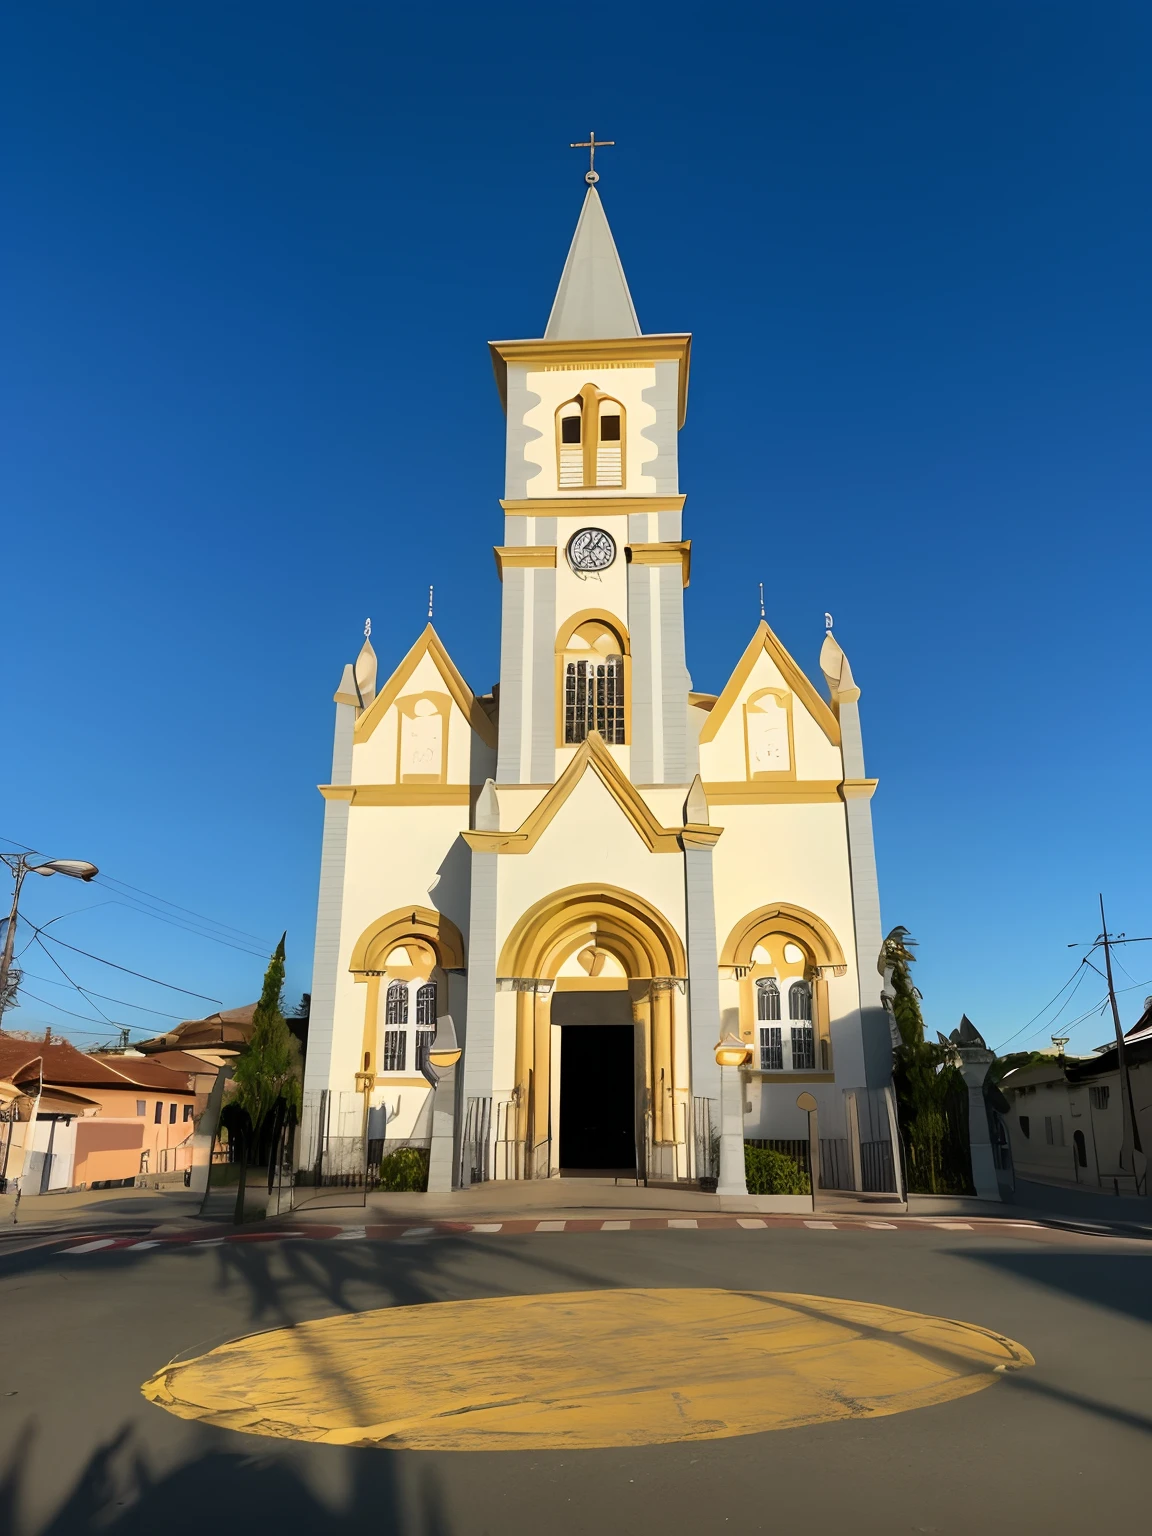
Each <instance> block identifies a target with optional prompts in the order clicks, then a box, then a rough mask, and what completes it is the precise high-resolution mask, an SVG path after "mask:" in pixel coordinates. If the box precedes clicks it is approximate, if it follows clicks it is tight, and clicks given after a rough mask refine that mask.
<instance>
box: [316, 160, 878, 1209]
mask: <svg viewBox="0 0 1152 1536" xmlns="http://www.w3.org/2000/svg"><path fill="white" fill-rule="evenodd" d="M593 180H594V178H590V179H589V186H588V191H587V194H586V196H585V200H584V205H583V209H582V211H581V213H580V217H579V222H578V224H577V226H576V233H575V236H574V238H573V240H572V245H571V248H570V250H569V252H568V258H567V261H566V263H565V266H564V270H563V274H562V276H561V279H560V286H559V289H558V290H557V293H556V299H555V302H554V304H553V306H552V312H551V314H550V315H549V318H548V323H547V326H546V327H545V330H544V335H543V337H541V338H540V339H538V340H522V341H498V342H493V343H491V354H492V362H493V366H494V369H495V374H496V383H497V387H498V389H499V391H500V397H501V401H502V402H503V405H504V409H505V413H506V417H507V457H506V470H505V484H504V498H503V500H502V501H501V503H500V505H501V507H502V509H503V517H504V525H503V537H502V540H501V542H500V543H499V544H498V545H497V546H496V548H495V557H496V571H497V573H498V575H499V580H500V583H501V601H502V634H501V651H500V681H499V684H498V685H497V686H496V687H494V688H493V689H492V691H491V693H488V694H483V695H478V694H476V693H474V692H473V691H472V689H471V688H470V687H469V685H468V683H467V682H466V681H465V679H464V676H463V675H462V673H461V672H460V671H459V670H458V668H457V666H456V664H455V662H454V661H453V660H452V658H451V657H450V656H449V655H448V652H447V651H446V650H445V648H444V645H443V643H442V642H441V640H440V638H439V636H438V635H437V634H436V631H435V630H434V629H433V627H432V625H431V624H429V625H428V627H427V628H426V629H425V630H424V632H423V634H421V635H420V636H419V637H418V638H417V639H416V642H415V644H414V645H413V646H412V648H411V650H410V651H409V652H408V654H407V655H406V656H405V657H404V658H403V659H402V660H401V661H400V663H399V665H398V666H397V667H396V668H395V670H394V671H393V672H392V673H391V675H390V676H389V677H388V679H387V681H386V682H384V683H383V685H382V686H380V687H377V667H376V658H375V655H374V653H373V651H372V648H371V643H370V641H367V640H366V641H365V644H364V648H363V650H362V651H361V653H360V655H359V657H358V658H357V660H356V661H355V662H354V663H351V664H349V665H348V666H347V667H346V668H345V672H344V677H343V680H342V682H341V685H340V688H339V691H338V692H337V693H336V729H335V746H334V751H333V760H332V775H331V782H330V783H328V784H325V785H322V786H321V793H322V795H323V796H324V799H325V802H326V804H325V822H324V842H323V853H322V862H321V873H320V895H319V910H318V920H317V932H316V950H315V965H314V973H313V986H312V1014H311V1024H310V1038H309V1047H308V1058H307V1069H306V1082H305V1094H306V1104H308V1105H310V1106H311V1111H310V1112H311V1113H312V1115H313V1120H314V1122H315V1121H316V1117H317V1115H318V1116H319V1117H320V1121H322V1125H321V1130H320V1135H321V1139H323V1138H324V1137H329V1138H337V1137H342V1138H346V1139H349V1140H350V1141H355V1140H356V1138H358V1137H363V1136H364V1134H365V1131H366V1132H367V1135H368V1137H369V1138H371V1139H375V1140H376V1141H377V1142H379V1141H384V1142H385V1143H386V1144H391V1143H397V1142H399V1143H408V1144H412V1143H415V1144H423V1145H429V1144H430V1143H431V1139H432V1127H433V1100H434V1097H435V1098H437V1099H438V1100H439V1101H440V1102H438V1103H437V1104H436V1115H437V1117H439V1118H440V1119H441V1123H442V1124H443V1123H447V1124H448V1125H449V1126H450V1128H451V1133H452V1141H451V1143H450V1145H451V1149H452V1150H451V1157H450V1165H446V1166H441V1167H439V1168H436V1167H434V1169H433V1185H434V1187H440V1188H444V1187H447V1186H448V1184H449V1183H450V1184H452V1185H456V1186H459V1185H461V1184H469V1183H473V1182H476V1181H479V1180H486V1179H543V1178H550V1177H554V1176H557V1175H564V1174H585V1175H588V1174H596V1175H600V1176H606V1175H616V1176H622V1177H628V1178H632V1177H635V1178H641V1179H647V1180H649V1181H654V1182H673V1181H674V1182H687V1181H697V1180H701V1179H704V1180H707V1179H709V1178H714V1177H715V1175H716V1171H717V1165H716V1160H717V1152H716V1147H717V1141H718V1133H719V1128H720V1118H721V1112H720V1100H721V1068H720V1067H719V1066H718V1065H717V1060H716V1054H715V1052H716V1045H717V1041H718V1040H719V1039H720V1038H721V1037H723V1036H726V1035H729V1034H733V1035H736V1036H738V1037H739V1038H740V1039H741V1040H743V1041H745V1042H747V1045H748V1046H749V1048H750V1051H749V1057H748V1061H747V1064H746V1066H745V1067H744V1068H743V1069H742V1071H741V1074H740V1082H741V1110H742V1116H743V1126H744V1134H745V1136H746V1137H747V1138H749V1139H751V1140H762V1141H768V1142H771V1141H782V1142H789V1141H797V1140H799V1139H801V1138H804V1137H806V1136H807V1134H808V1122H807V1117H806V1115H805V1113H804V1111H803V1110H801V1109H800V1108H798V1106H797V1098H798V1096H800V1095H801V1094H803V1093H804V1092H805V1091H806V1092H808V1093H810V1094H811V1095H812V1096H813V1098H814V1099H815V1100H816V1102H817V1105H818V1114H819V1123H820V1127H821V1131H820V1134H821V1136H822V1137H823V1138H825V1139H826V1140H827V1143H828V1147H829V1149H830V1150H829V1153H828V1157H829V1166H826V1167H825V1168H824V1182H825V1183H828V1182H831V1183H834V1184H837V1185H838V1186H840V1187H855V1188H864V1187H884V1186H883V1184H882V1183H877V1182H876V1177H877V1176H876V1175H875V1174H873V1176H872V1183H871V1185H869V1173H868V1147H869V1145H870V1144H872V1145H874V1144H875V1143H876V1142H877V1141H878V1140H880V1141H882V1140H886V1139H887V1138H888V1135H889V1130H888V1126H887V1124H886V1123H884V1117H883V1115H882V1114H878V1113H877V1112H876V1103H877V1101H878V1100H882V1099H883V1098H885V1097H886V1095H885V1094H884V1090H885V1088H886V1086H887V1085H888V1084H889V1082H890V1079H891V1044H890V1033H889V1026H888V1021H887V1015H886V1014H885V1012H884V1009H883V1007H882V1004H881V998H880V987H881V978H880V975H879V974H878V972H877V957H878V955H879V951H880V946H881V939H882V932H881V927H880V909H879V897H878V892H877V881H876V867H875V859H874V854H873V841H872V821H871V807H870V803H869V802H870V797H871V795H872V793H873V791H874V789H875V788H876V781H875V780H874V779H870V778H868V777H867V776H866V771H865V766H864V755H863V749H862V745H861V733H860V719H859V709H858V699H859V697H860V691H859V689H858V688H857V687H856V685H855V683H854V681H853V678H852V673H851V671H850V669H849V666H848V662H847V660H846V658H845V655H844V652H843V651H842V650H841V648H840V646H839V644H838V643H837V641H836V640H835V639H834V638H833V636H832V635H831V633H830V632H829V633H828V634H827V636H826V638H825V639H824V643H823V649H822V651H821V653H820V667H821V670H822V672H823V674H824V680H825V683H826V685H827V692H828V698H827V699H825V697H824V696H823V695H822V693H821V692H820V691H818V689H817V688H816V687H815V686H814V685H813V683H812V682H811V681H810V680H809V678H808V677H807V676H806V675H805V673H804V672H803V671H802V670H801V668H800V667H799V666H798V665H797V663H796V662H795V661H794V660H793V659H792V657H791V656H790V655H789V653H788V651H787V650H786V649H785V648H784V646H783V645H782V644H781V642H780V641H779V639H778V638H777V637H776V635H775V634H774V633H773V632H772V630H771V628H770V627H769V626H768V624H767V623H765V622H761V623H760V625H759V627H758V628H757V629H756V630H755V632H754V633H753V635H752V636H751V639H750V640H749V643H748V646H747V649H746V650H745V652H744V654H743V656H741V657H740V658H739V661H738V662H737V664H736V667H735V670H734V671H733V672H732V675H731V677H730V678H729V679H728V682H727V683H726V684H725V686H724V688H723V690H722V691H721V692H720V693H719V694H718V695H717V694H710V693H697V692H694V691H693V690H692V685H691V680H690V678H689V675H688V669H687V665H686V657H685V644H684V589H685V588H686V587H687V585H688V581H689V574H690V568H691V552H692V551H691V542H690V540H689V539H687V538H686V537H685V529H684V503H685V497H684V495H683V494H682V493H681V490H680V480H679V474H678V466H677V439H678V433H679V431H680V429H681V428H682V427H683V425H684V420H685V412H686V406H687V398H688V370H689V360H690V352H691V337H690V336H689V335H687V334H671V335H645V334H644V333H643V332H642V331H641V329H640V324H639V321H638V319H637V317H636V311H635V309H634V307H633V303H632V298H631V295H630V292H629V288H628V284H627V281H626V279H625V276H624V271H623V268H622V266H621V263H620V258H619V256H618V254H617V250H616V245H615V242H614V240H613V237H612V233H611V230H610V228H609V225H608V222H607V219H606V217H605V213H604V209H603V205H602V203H601V200H600V197H599V195H598V193H597V189H596V186H595V185H594V184H593ZM446 1014H447V1015H450V1016H451V1018H452V1020H453V1021H454V1026H455V1030H456V1035H457V1038H458V1041H459V1043H460V1045H461V1047H462V1055H461V1058H460V1062H459V1066H458V1067H457V1068H456V1069H455V1072H454V1074H453V1076H454V1081H452V1080H451V1079H448V1080H445V1081H442V1082H441V1083H440V1085H439V1086H438V1087H437V1088H436V1090H435V1094H434V1092H433V1089H432V1087H431V1086H430V1083H429V1080H428V1077H427V1076H426V1075H425V1071H424V1069H425V1068H426V1065H427V1059H428V1050H429V1046H430V1043H431V1040H432V1037H433V1034H434V1033H435V1031H436V1028H437V1021H438V1020H439V1019H441V1018H442V1016H444V1015H446ZM432 1075H433V1076H434V1075H435V1074H432ZM446 1094H447V1095H450V1096H451V1102H450V1103H445V1102H444V1099H445V1095H446ZM317 1106H319V1108H317ZM445 1113H448V1114H449V1116H450V1118H449V1119H448V1120H447V1122H444V1120H443V1116H444V1114H445ZM311 1145H312V1146H313V1147H315V1146H316V1138H315V1135H314V1136H313V1138H312V1142H311ZM306 1155H307V1156H311V1155H312V1153H311V1152H309V1153H307V1154H306ZM433 1161H434V1163H435V1161H436V1158H435V1154H434V1157H433ZM832 1165H834V1166H832ZM707 1187H709V1186H708V1184H707V1183H706V1184H705V1188H707Z"/></svg>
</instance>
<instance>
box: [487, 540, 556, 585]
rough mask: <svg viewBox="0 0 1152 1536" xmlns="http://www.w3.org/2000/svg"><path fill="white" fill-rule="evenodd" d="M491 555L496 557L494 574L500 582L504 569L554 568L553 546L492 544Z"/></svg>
mask: <svg viewBox="0 0 1152 1536" xmlns="http://www.w3.org/2000/svg"><path fill="white" fill-rule="evenodd" d="M492 553H493V554H494V555H495V556H496V574H497V575H498V576H499V577H500V580H501V581H503V580H504V569H505V567H508V568H509V569H511V568H512V567H513V566H526V567H529V568H532V567H536V566H545V567H547V566H551V567H552V568H553V569H555V566H556V546H555V544H515V545H503V544H494V545H493V546H492Z"/></svg>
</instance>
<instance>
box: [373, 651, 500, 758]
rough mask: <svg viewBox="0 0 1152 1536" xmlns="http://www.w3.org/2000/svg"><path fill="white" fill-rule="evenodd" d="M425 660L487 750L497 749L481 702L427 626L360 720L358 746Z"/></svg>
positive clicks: (494, 736) (494, 732) (493, 732)
mask: <svg viewBox="0 0 1152 1536" xmlns="http://www.w3.org/2000/svg"><path fill="white" fill-rule="evenodd" d="M425 656H431V658H432V661H433V664H434V665H435V667H436V670H437V671H438V672H439V673H440V676H441V677H442V678H443V679H444V686H445V687H446V688H447V689H448V692H449V693H450V694H451V695H452V698H453V700H454V701H455V703H456V705H457V707H458V708H459V710H460V712H461V714H462V715H463V716H464V718H465V720H467V721H468V724H469V725H470V726H471V727H472V729H473V730H474V731H475V732H476V734H477V736H479V738H480V740H481V741H482V742H483V743H484V745H485V746H487V747H494V746H495V745H496V727H495V726H494V725H493V724H492V721H491V720H489V718H488V716H487V715H486V714H485V713H484V710H483V709H482V708H481V707H480V703H479V700H478V699H477V698H476V695H475V694H474V693H473V692H472V690H471V688H469V686H468V684H467V683H466V682H465V681H464V679H463V677H462V676H461V675H460V673H459V671H458V670H457V668H456V664H455V662H454V661H453V660H452V658H451V656H449V654H448V652H447V651H446V650H445V649H444V642H443V641H442V640H441V639H440V636H439V635H438V634H437V633H436V631H435V630H434V629H433V628H432V626H431V624H426V625H425V626H424V631H423V633H422V634H421V636H420V638H419V639H418V640H417V641H416V644H415V645H414V646H413V647H412V649H411V650H410V651H409V652H408V654H407V656H405V658H404V660H403V661H402V662H401V663H400V665H399V666H398V667H397V668H396V670H395V672H393V674H392V676H391V677H390V678H389V679H388V681H387V682H386V683H385V684H384V687H383V688H382V689H381V690H380V692H379V693H378V694H377V695H376V697H375V699H374V700H373V702H372V703H371V704H370V705H369V706H368V708H367V709H366V710H365V711H364V713H363V714H362V715H361V716H360V718H359V719H358V720H357V722H356V727H355V731H354V733H353V737H352V739H353V741H354V742H355V743H356V745H357V746H359V745H361V744H362V743H363V742H365V741H367V740H368V739H369V737H370V736H371V735H372V732H373V731H374V730H375V729H376V727H377V726H378V725H379V724H380V722H381V720H383V718H384V716H385V715H386V714H387V713H388V711H389V710H390V709H391V708H392V705H393V704H395V702H396V700H397V699H398V698H399V696H400V693H401V691H402V689H403V688H404V685H405V683H407V681H408V679H409V678H410V677H411V676H412V674H413V672H415V670H416V668H417V666H418V665H419V663H420V661H421V660H422V659H423V657H425Z"/></svg>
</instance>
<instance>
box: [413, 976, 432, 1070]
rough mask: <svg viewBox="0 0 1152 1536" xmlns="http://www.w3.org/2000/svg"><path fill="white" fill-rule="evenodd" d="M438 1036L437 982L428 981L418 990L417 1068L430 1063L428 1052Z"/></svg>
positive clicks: (420, 1068) (422, 1067)
mask: <svg viewBox="0 0 1152 1536" xmlns="http://www.w3.org/2000/svg"><path fill="white" fill-rule="evenodd" d="M435 1037H436V983H435V982H434V981H426V982H425V983H424V985H423V986H422V987H420V988H418V989H417V992H416V1070H417V1072H422V1071H423V1070H424V1068H425V1067H426V1066H427V1065H428V1052H429V1051H430V1050H431V1049H432V1041H433V1040H434V1039H435Z"/></svg>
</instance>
